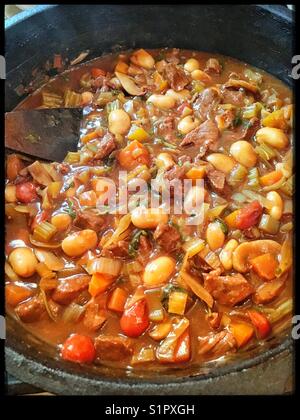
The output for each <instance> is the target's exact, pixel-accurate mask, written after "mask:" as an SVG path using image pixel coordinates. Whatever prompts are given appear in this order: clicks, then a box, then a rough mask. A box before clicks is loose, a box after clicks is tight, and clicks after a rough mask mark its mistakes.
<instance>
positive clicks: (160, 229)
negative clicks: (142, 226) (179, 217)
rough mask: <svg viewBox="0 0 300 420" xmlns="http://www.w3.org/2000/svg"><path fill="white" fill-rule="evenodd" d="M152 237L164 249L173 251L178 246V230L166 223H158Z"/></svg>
mask: <svg viewBox="0 0 300 420" xmlns="http://www.w3.org/2000/svg"><path fill="white" fill-rule="evenodd" d="M153 238H154V239H155V241H156V242H157V243H158V245H159V246H161V247H162V248H163V249H164V250H166V251H168V252H172V251H175V249H178V248H179V246H180V234H179V232H178V230H177V229H176V228H175V227H174V226H171V225H169V224H167V223H160V224H159V225H158V226H157V228H156V229H155V231H154V234H153Z"/></svg>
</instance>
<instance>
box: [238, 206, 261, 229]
mask: <svg viewBox="0 0 300 420" xmlns="http://www.w3.org/2000/svg"><path fill="white" fill-rule="evenodd" d="M262 212H263V208H262V206H261V205H260V203H259V202H258V201H257V200H255V201H253V202H252V203H249V204H247V205H246V206H245V207H244V208H242V209H241V210H240V211H239V213H238V215H237V217H236V228H237V229H248V228H250V227H251V226H255V225H256V224H257V223H258V220H259V218H260V216H261V215H262Z"/></svg>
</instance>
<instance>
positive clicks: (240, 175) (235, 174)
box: [227, 163, 248, 187]
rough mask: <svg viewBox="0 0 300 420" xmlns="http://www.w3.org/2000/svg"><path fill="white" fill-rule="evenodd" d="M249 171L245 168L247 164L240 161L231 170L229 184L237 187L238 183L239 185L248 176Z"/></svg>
mask: <svg viewBox="0 0 300 420" xmlns="http://www.w3.org/2000/svg"><path fill="white" fill-rule="evenodd" d="M247 173H248V171H247V169H246V168H245V166H243V165H241V164H240V163H238V164H237V165H236V166H235V167H234V168H233V169H232V171H231V172H230V174H229V177H228V180H227V182H228V184H229V185H230V186H231V187H235V186H237V185H239V184H240V183H241V182H242V181H243V180H244V178H245V177H246V175H247Z"/></svg>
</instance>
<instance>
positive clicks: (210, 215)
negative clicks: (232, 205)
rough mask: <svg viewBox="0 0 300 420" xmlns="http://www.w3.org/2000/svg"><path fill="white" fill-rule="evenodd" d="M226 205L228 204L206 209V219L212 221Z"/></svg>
mask: <svg viewBox="0 0 300 420" xmlns="http://www.w3.org/2000/svg"><path fill="white" fill-rule="evenodd" d="M227 206H228V204H223V205H221V206H216V207H213V208H212V209H208V210H207V213H206V216H207V218H208V220H209V221H213V220H214V219H215V218H216V217H219V216H220V215H221V213H222V212H223V210H225V209H226V207H227Z"/></svg>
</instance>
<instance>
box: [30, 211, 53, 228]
mask: <svg viewBox="0 0 300 420" xmlns="http://www.w3.org/2000/svg"><path fill="white" fill-rule="evenodd" d="M48 217H49V212H48V211H46V210H42V211H41V212H40V213H38V214H37V215H36V216H35V217H34V219H33V221H32V223H31V229H32V230H34V229H35V228H36V227H37V225H39V224H40V223H42V222H44V221H45V220H47V219H48Z"/></svg>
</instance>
